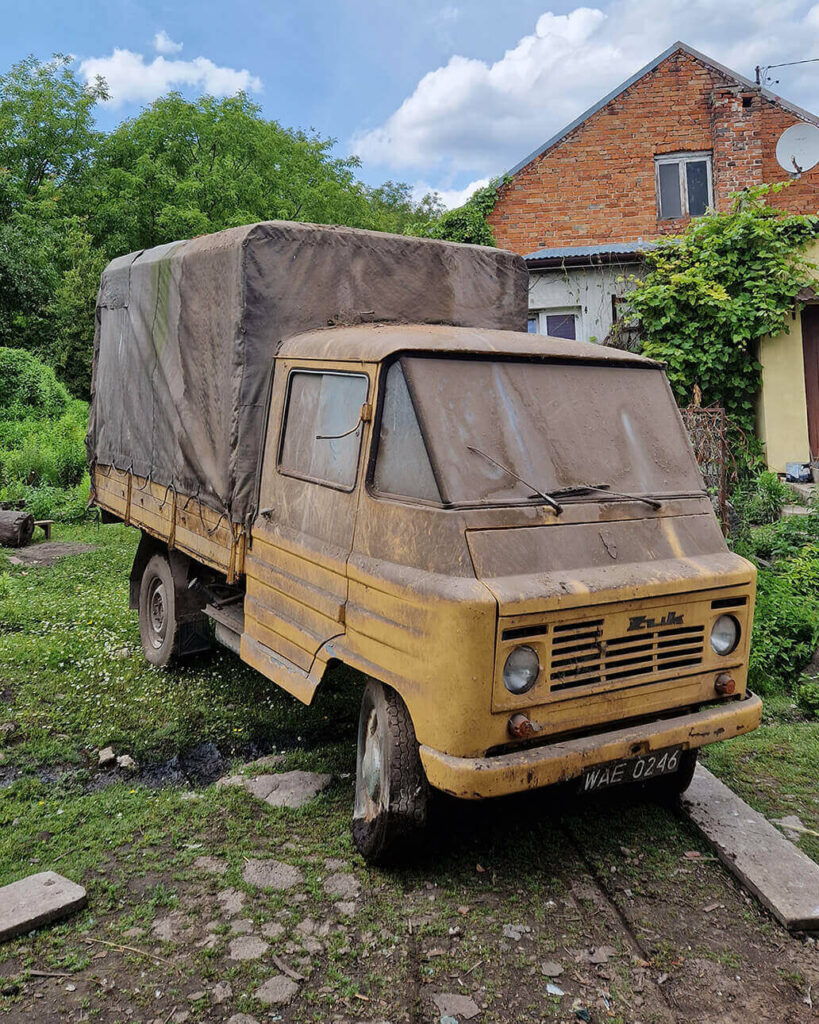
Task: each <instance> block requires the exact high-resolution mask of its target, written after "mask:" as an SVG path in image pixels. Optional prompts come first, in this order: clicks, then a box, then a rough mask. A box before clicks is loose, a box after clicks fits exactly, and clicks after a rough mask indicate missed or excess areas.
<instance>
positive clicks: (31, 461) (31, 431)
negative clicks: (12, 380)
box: [0, 399, 88, 487]
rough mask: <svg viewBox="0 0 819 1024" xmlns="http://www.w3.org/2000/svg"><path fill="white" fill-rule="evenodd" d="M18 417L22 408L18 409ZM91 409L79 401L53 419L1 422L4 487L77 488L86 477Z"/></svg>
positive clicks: (0, 479) (32, 417) (0, 470)
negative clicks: (89, 411)
mask: <svg viewBox="0 0 819 1024" xmlns="http://www.w3.org/2000/svg"><path fill="white" fill-rule="evenodd" d="M17 410H18V413H20V414H21V413H22V407H20V406H17ZM87 425H88V406H87V405H86V403H85V402H81V401H79V400H77V399H70V400H69V401H68V404H67V407H66V409H65V411H64V412H63V413H62V414H61V415H59V416H57V417H55V418H53V419H49V418H44V417H39V416H36V415H28V416H25V415H18V416H17V417H16V418H0V484H2V485H5V484H8V483H11V482H13V481H15V480H19V481H21V482H23V483H29V484H35V485H39V484H46V485H49V486H52V487H74V486H76V484H78V483H79V482H80V481H81V480H82V478H83V474H84V473H85V466H86V460H85V432H86V429H87Z"/></svg>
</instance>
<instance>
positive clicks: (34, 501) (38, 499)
mask: <svg viewBox="0 0 819 1024" xmlns="http://www.w3.org/2000/svg"><path fill="white" fill-rule="evenodd" d="M90 491H91V481H90V479H89V476H88V474H87V473H86V474H85V477H84V479H82V480H81V481H80V482H79V483H78V484H77V485H76V486H74V487H48V486H39V487H31V486H29V485H27V484H23V483H20V482H19V481H16V482H14V483H11V484H7V485H6V486H5V487H0V501H9V502H18V501H23V502H25V509H26V511H27V512H30V513H31V514H32V515H33V516H34V518H35V519H56V520H57V521H58V522H61V523H77V522H80V521H81V520H83V519H85V518H86V517H87V516H88V514H89V513H88V499H89V496H90Z"/></svg>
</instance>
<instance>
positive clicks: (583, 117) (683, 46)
mask: <svg viewBox="0 0 819 1024" xmlns="http://www.w3.org/2000/svg"><path fill="white" fill-rule="evenodd" d="M678 51H682V52H683V53H686V54H688V56H689V57H693V58H694V60H698V61H700V62H701V63H703V64H706V65H707V66H708V67H710V68H712V69H713V70H714V71H717V72H718V73H719V74H721V75H724V76H725V77H726V78H730V79H733V80H734V81H735V82H736V83H737V84H738V85H744V86H746V87H747V88H750V89H753V90H754V91H755V92H758V93H759V94H760V96H763V97H764V98H765V99H766V100H769V101H770V102H772V103H776V104H778V105H779V106H781V107H784V108H785V109H786V110H789V111H790V112H791V113H793V114H796V116H797V117H799V118H802V119H803V120H806V121H809V122H810V123H811V124H815V125H819V117H817V115H816V114H812V113H811V112H810V111H809V110H805V109H803V108H802V107H800V106H797V105H796V104H795V103H791V102H790V101H789V100H786V99H783V98H782V97H781V96H777V95H776V93H773V92H771V91H770V90H769V89H764V88H762V86H759V85H757V84H756V82H752V81H751V80H750V79H749V78H745V76H744V75H740V74H739V72H737V71H732V70H731V69H730V68H728V67H726V66H725V65H724V64H720V63H719V61H716V60H714V59H713V57H709V56H708V55H707V54H705V53H701V52H700V51H699V50H695V49H694V47H693V46H689V45H688V44H687V43H684V42H682V40H680V39H677V40H675V42H673V43H672V44H671V46H669V47H667V48H666V49H665V50H663V52H662V53H660V54H658V55H657V56H656V57H655V58H654V59H653V60H650V61H649V62H648V64H646V65H644V66H643V67H642V68H640V69H639V71H635V72H634V74H633V75H631V76H630V77H629V78H627V79H626V80H625V81H624V82H622V83H621V84H620V85H618V86H617V87H616V88H614V89H612V91H611V92H609V93H607V94H606V95H605V96H604V97H603V98H602V99H601V100H598V101H597V103H594V104H593V105H592V106H591V107H589V108H588V110H584V111H583V113H582V114H580V115H579V116H578V117H576V118H575V119H574V121H572V122H571V123H570V124H567V125H566V127H565V128H563V129H561V130H560V131H559V132H558V133H557V134H556V135H553V136H552V137H551V138H550V139H547V141H546V142H544V143H543V145H542V146H539V147H538V148H537V149H535V150H533V151H532V152H531V153H530V154H529V155H528V156H525V157H524V158H523V160H521V161H520V162H519V163H517V164H515V166H514V167H513V168H511V170H508V171H506V173H505V174H504V175H503V177H505V178H512V177H514V176H515V175H516V174H517V173H518V172H519V171H522V170H523V168H524V167H527V166H528V165H529V164H530V163H531V162H532V161H533V160H536V159H537V158H538V157H539V156H542V155H543V154H544V153H545V152H546V151H547V150H549V149H552V147H553V146H556V145H557V144H558V143H559V142H562V141H563V139H565V138H566V136H567V135H569V134H570V133H571V132H573V131H574V130H575V128H579V127H580V125H581V124H583V123H584V122H585V121H588V119H589V118H590V117H592V116H593V115H594V114H596V113H597V112H598V111H600V110H602V109H603V107H605V106H607V105H608V104H609V103H611V101H612V100H614V99H616V98H617V97H618V96H619V95H620V94H621V93H623V92H625V91H626V89H629V88H631V86H632V85H635V84H636V83H637V82H639V81H640V79H641V78H645V76H646V75H647V74H649V73H650V72H652V71H654V70H655V69H656V68H658V67H659V66H660V64H662V63H663V61H665V60H667V59H668V58H669V57H671V56H672V55H673V54H674V53H677V52H678Z"/></svg>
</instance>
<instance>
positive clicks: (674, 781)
mask: <svg viewBox="0 0 819 1024" xmlns="http://www.w3.org/2000/svg"><path fill="white" fill-rule="evenodd" d="M698 756H699V750H697V749H695V750H684V751H683V752H682V753H681V754H680V767H679V768H678V769H677V770H676V771H675V772H673V774H671V775H660V776H659V777H658V778H656V779H652V780H651V781H650V782H647V783H646V784H645V785H646V787H647V789H648V793H649V796H650V797H651V798H653V799H654V800H656V801H657V802H658V803H665V804H674V803H676V802H677V800H678V799H679V798H680V796H682V794H683V793H684V792H685V791H686V790H687V789H688V787H689V786H690V785H691V781H692V779H693V778H694V771H695V769H696V767H697V757H698Z"/></svg>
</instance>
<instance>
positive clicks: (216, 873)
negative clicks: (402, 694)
mask: <svg viewBox="0 0 819 1024" xmlns="http://www.w3.org/2000/svg"><path fill="white" fill-rule="evenodd" d="M54 539H55V540H57V541H61V542H66V541H67V542H71V543H75V544H87V545H92V546H93V547H92V550H88V551H85V552H84V553H80V554H74V555H72V556H71V557H66V558H64V559H62V560H60V561H57V562H56V563H55V564H54V565H53V566H49V567H31V566H26V565H14V564H12V563H11V562H10V560H9V558H10V556H13V554H14V553H13V552H4V553H2V554H0V700H2V703H0V885H2V884H5V883H7V882H10V881H13V880H15V879H17V878H19V877H22V876H24V875H26V874H29V873H32V872H34V871H38V870H45V869H50V868H53V869H55V870H57V871H59V872H61V873H63V874H65V875H67V876H68V877H70V878H73V879H75V880H76V881H79V882H81V883H82V884H83V885H85V886H86V888H87V889H88V892H89V906H88V908H87V909H86V910H85V911H84V912H82V913H81V914H79V915H77V916H76V917H74V918H73V919H71V920H70V921H68V922H65V923H63V924H61V925H58V926H55V927H52V928H47V929H43V930H42V931H40V932H38V933H35V934H33V935H30V936H27V937H24V938H22V939H19V940H15V941H13V942H10V943H7V944H5V945H4V946H0V1014H6V1015H7V1016H8V1019H9V1020H11V1021H15V1020H20V1021H24V1020H25V1021H31V1020H39V1019H42V1020H47V1021H50V1020H52V1019H54V1020H77V1021H79V1020H100V1021H106V1022H108V1021H111V1022H118V1021H125V1020H128V1021H133V1020H138V1021H146V1022H147V1021H153V1020H158V1021H160V1022H162V1024H165V1022H166V1021H168V1022H170V1021H174V1020H180V1021H181V1020H183V1019H187V1020H190V1021H211V1020H227V1019H228V1018H229V1017H230V1015H231V1014H233V1013H236V1012H246V1013H252V1014H253V1015H254V1016H255V1017H256V1019H257V1020H259V1021H263V1020H282V1019H284V1020H287V1021H290V1020H293V1021H297V1020H298V1021H311V1020H315V1021H326V1020H339V1021H347V1020H349V1021H356V1020H368V1021H369V1020H372V1021H376V1020H384V1019H389V1020H391V1021H398V1020H406V1021H412V1022H414V1021H422V1020H424V1021H425V1020H432V1019H435V1020H436V1021H437V1020H438V1019H439V1018H440V1016H441V1013H440V1012H439V1011H438V1010H436V1009H435V1003H434V998H433V997H434V996H435V995H436V994H441V993H444V994H446V993H455V994H459V995H462V996H469V997H470V998H472V999H474V1001H475V1003H476V1005H477V1006H478V1007H479V1009H480V1011H481V1016H480V1017H479V1018H476V1019H479V1020H481V1021H482V1022H483V1021H502V1022H507V1021H509V1022H511V1021H517V1020H522V1019H526V1020H529V1019H531V1020H549V1021H552V1020H554V1021H559V1020H578V1019H585V1018H583V1017H577V1016H576V1015H575V1009H577V1007H579V1008H580V1009H583V1008H585V1009H587V1010H588V1013H589V1016H590V1019H592V1020H594V1021H604V1020H605V1021H610V1022H615V1024H616V1022H618V1021H619V1022H622V1024H627V1022H636V1021H643V1022H645V1024H648V1022H650V1021H666V1020H680V1021H682V1020H686V1021H695V1020H696V1021H698V1020H703V1021H706V1020H708V1021H711V1020H714V1019H722V1018H719V1017H717V1016H716V1014H717V1012H718V1011H719V1012H721V1009H724V1007H725V1006H726V1005H728V1004H730V1005H731V1006H732V1007H734V1008H736V1009H737V1011H738V1012H739V1013H740V1016H739V1017H738V1018H737V1019H742V1017H744V1018H745V1019H764V1018H763V1016H762V1014H763V1012H764V1013H766V1014H768V1013H770V1014H773V1016H770V1017H769V1018H768V1019H778V1018H777V1016H776V1014H777V1013H778V1012H779V1011H780V1010H781V1012H782V1014H783V1016H782V1017H781V1019H785V1014H786V1013H787V1019H789V1020H795V1021H801V1020H803V1019H804V1020H808V1019H810V1017H809V1016H808V1013H809V1010H808V1007H807V1006H806V1005H805V1004H804V1003H803V1002H802V998H803V995H804V991H805V986H806V985H807V984H809V983H813V984H816V983H817V982H819V978H814V975H812V974H811V970H812V967H811V964H812V963H814V961H815V953H814V952H813V951H812V950H811V949H809V948H808V947H806V946H804V945H803V944H801V943H799V942H798V941H796V940H792V939H789V938H788V937H787V936H786V935H785V933H783V932H782V931H781V930H780V929H779V928H778V926H776V925H775V924H773V923H772V922H771V921H770V919H769V918H768V917H767V916H766V915H765V914H764V913H763V912H762V911H761V910H760V909H759V907H758V906H757V905H756V904H755V903H754V902H753V901H752V900H750V899H749V898H748V897H747V896H746V895H745V894H744V893H743V892H742V891H741V890H739V889H738V888H737V887H736V885H735V884H734V883H733V881H732V879H731V878H730V877H729V876H728V875H727V874H726V873H725V872H724V871H723V869H722V868H721V867H720V866H719V865H718V864H717V863H716V862H714V861H713V860H711V859H709V857H708V851H707V849H706V848H705V847H704V845H703V844H702V843H701V841H700V840H699V839H698V837H697V836H696V834H695V833H694V832H693V830H692V829H691V828H690V827H689V826H688V825H687V824H686V823H685V822H684V821H681V820H680V819H678V818H677V817H675V816H674V815H673V814H672V813H670V812H668V811H666V810H664V809H662V808H659V807H654V806H651V805H641V804H632V803H629V802H628V800H625V801H622V802H615V801H612V800H611V799H608V800H603V799H601V800H599V801H593V800H590V801H585V802H583V803H582V804H581V803H576V802H575V801H574V799H573V798H570V799H568V800H566V799H563V800H562V801H561V800H555V799H552V798H551V797H550V796H549V795H548V794H545V795H544V794H532V795H528V796H525V797H520V798H515V799H510V800H504V801H495V802H490V803H486V804H483V805H474V804H456V803H455V802H451V801H446V802H443V803H442V804H441V805H440V806H439V809H438V817H437V818H436V822H435V827H434V828H433V829H432V831H431V834H430V837H429V841H428V844H427V847H426V849H425V850H424V851H422V853H421V854H420V855H419V858H418V860H417V861H416V862H415V863H413V864H412V865H410V866H407V867H404V868H402V869H400V870H394V871H390V872H386V871H377V870H374V869H369V868H367V866H366V865H365V864H364V863H363V861H362V860H361V858H360V857H359V856H358V855H357V854H356V853H355V852H354V849H353V846H352V841H351V838H350V835H349V817H350V813H351V805H352V773H353V771H354V745H355V729H356V719H357V711H358V699H359V694H360V685H361V680H360V679H359V678H357V677H356V676H355V675H354V674H352V673H347V672H345V671H339V672H338V673H336V675H335V676H334V677H333V678H332V679H331V680H330V681H329V683H328V684H327V685H325V686H322V687H321V688H320V691H319V695H318V697H317V699H316V701H315V702H314V704H313V706H311V707H310V708H304V707H303V706H302V705H301V704H299V703H298V702H296V701H295V700H294V699H292V698H291V697H289V696H288V695H286V694H284V693H283V692H281V691H279V690H277V689H276V688H275V687H274V686H273V685H272V684H270V683H269V682H267V681H266V680H264V679H263V678H262V677H261V676H259V675H258V674H256V673H255V672H253V671H252V670H251V669H249V668H247V667H246V666H244V665H242V664H241V663H240V661H239V660H238V658H236V657H235V656H233V655H232V654H229V653H228V652H224V651H219V650H217V651H216V652H214V654H213V655H211V656H207V657H202V658H199V659H197V660H194V661H193V662H191V663H189V664H187V665H186V666H185V667H183V668H180V669H178V670H176V671H174V672H171V673H165V672H162V671H158V670H155V669H153V668H150V667H149V666H148V665H147V664H146V663H145V661H144V659H143V658H142V654H141V651H140V647H139V637H138V631H137V624H136V615H135V613H134V612H131V611H129V610H128V608H127V591H128V573H129V569H130V564H131V560H132V558H133V553H134V550H135V546H136V540H137V534H136V532H135V531H131V530H128V529H126V528H124V527H120V526H115V527H103V528H101V529H97V528H96V527H94V526H82V527H65V526H62V527H57V528H56V530H55V537H54ZM107 745H113V746H114V748H115V750H116V752H117V753H118V754H120V753H127V754H130V755H131V756H132V757H133V758H134V760H135V761H136V762H137V765H138V769H137V770H136V771H135V772H134V773H133V774H131V775H129V774H128V772H127V771H124V770H118V769H105V770H100V769H99V768H98V765H97V762H98V751H99V749H100V748H102V747H105V746H107ZM271 751H280V752H283V753H284V754H285V755H286V760H285V762H284V767H285V768H296V767H298V768H304V769H309V770H316V771H326V772H330V773H332V775H333V782H332V784H331V786H330V788H329V789H328V790H326V791H325V793H323V794H322V795H321V796H320V797H319V798H318V799H317V800H316V801H314V802H313V803H312V804H311V805H309V806H308V807H306V808H304V809H302V810H298V811H293V810H286V809H284V810H272V809H269V808H267V807H264V806H263V805H260V804H259V803H257V802H256V801H255V800H253V799H252V797H250V796H249V794H247V793H245V792H242V791H236V790H231V789H226V788H219V787H216V786H213V785H210V784H208V783H209V782H210V781H211V780H212V778H214V777H215V775H216V774H219V773H220V772H227V771H228V770H229V769H230V767H231V762H236V763H238V762H246V761H249V760H253V759H254V758H257V757H259V756H260V755H262V754H267V753H269V752H271ZM817 751H819V723H815V724H811V723H806V722H803V721H800V720H799V718H798V717H797V716H796V714H795V712H794V711H793V709H792V708H791V707H790V705H789V704H788V703H787V702H785V701H778V702H774V701H771V702H770V704H769V711H768V713H767V716H766V723H765V726H764V727H763V728H762V729H760V730H759V731H758V732H756V733H754V734H753V735H751V736H748V737H745V738H743V739H740V740H737V741H734V742H732V743H731V744H725V745H721V746H719V748H718V749H712V750H711V751H709V755H708V763H709V766H710V767H711V768H712V769H713V770H714V771H715V772H717V773H718V774H719V775H721V776H722V777H723V778H725V779H726V781H728V782H729V783H730V784H731V785H732V786H734V787H735V788H736V789H737V790H738V791H740V792H741V793H742V795H743V796H745V797H746V798H747V799H748V800H749V801H750V802H752V803H753V804H754V805H755V806H757V807H758V808H759V809H760V810H762V811H763V812H764V813H766V814H768V815H769V816H773V817H779V816H782V815H785V814H794V813H796V814H798V815H799V816H800V818H801V820H802V821H803V822H804V824H805V825H806V826H807V827H809V828H815V829H816V830H817V831H819V804H817V797H816V784H815V779H816V777H817V768H819V761H817ZM801 846H802V848H803V849H805V850H806V852H808V853H809V854H811V855H812V856H814V857H817V858H819V845H817V843H816V841H815V837H812V836H809V835H806V836H805V837H804V838H803V840H802V842H801ZM692 850H693V851H697V852H699V853H700V854H701V856H700V857H699V858H697V859H692V858H691V857H690V856H686V855H687V854H689V855H690V852H691V851H692ZM202 857H206V858H210V860H209V861H202V860H201V858H202ZM270 857H272V858H276V859H280V860H283V861H286V862H287V863H288V864H290V865H292V866H294V867H295V868H297V869H298V872H299V874H300V881H299V883H298V885H296V886H295V887H294V888H293V889H291V890H286V891H269V890H265V891H260V890H259V889H258V887H257V886H255V885H253V884H250V883H249V882H248V881H247V879H246V878H245V873H246V869H247V863H248V861H249V860H250V859H254V858H270ZM339 872H341V873H342V874H345V875H349V876H350V877H351V878H352V879H353V880H354V881H355V883H356V884H357V886H358V887H359V889H360V892H361V895H360V897H358V898H355V897H354V898H353V901H352V903H349V905H347V903H345V901H344V900H339V898H338V896H334V895H333V891H332V883H331V881H330V878H331V876H333V875H334V874H336V873H339ZM348 902H349V901H348ZM353 904H354V906H353ZM245 932H249V933H251V934H253V935H256V936H258V937H259V938H262V937H263V939H264V941H263V945H265V946H266V948H265V950H264V952H263V953H262V954H261V955H260V956H258V957H256V958H253V959H248V960H242V959H237V958H234V957H233V956H232V953H231V951H232V950H233V949H234V946H233V945H232V944H233V943H234V942H235V940H236V938H237V936H239V937H240V936H242V935H244V934H245ZM601 946H602V947H604V949H605V950H607V951H608V952H605V953H604V954H603V955H602V956H597V957H596V959H597V961H598V962H593V958H594V956H595V954H594V951H595V950H598V949H599V948H600V947H601ZM547 961H556V962H558V963H559V964H560V966H561V973H560V974H559V976H555V977H547V976H546V975H545V974H544V973H543V971H542V969H541V966H542V964H543V963H545V962H547ZM282 963H284V964H285V967H287V969H288V971H289V972H290V973H291V974H297V975H299V976H300V980H298V982H297V984H298V986H299V991H298V995H297V996H296V997H295V998H294V999H293V1000H292V1001H291V1002H290V1003H288V1004H286V1005H282V1006H274V1007H267V1008H266V1007H265V1006H264V1005H263V1004H261V1003H260V1002H259V999H258V998H257V996H256V993H257V991H258V988H259V985H260V984H261V983H262V982H263V981H265V980H266V979H269V978H270V977H271V975H277V974H281V972H282V967H281V964H282ZM37 971H39V972H41V973H40V974H36V973H33V972H37ZM42 972H46V974H47V975H48V976H44V975H43V974H42ZM285 974H287V972H285ZM51 975H60V977H52V976H51ZM63 976H64V977H63ZM737 976H741V979H742V980H741V982H738V981H736V977H737ZM549 985H552V987H553V988H557V990H558V993H560V994H557V993H555V992H553V991H552V990H550V989H549V988H548V987H547V986H549ZM219 986H227V987H228V988H229V989H230V995H229V996H224V998H220V995H224V989H220V988H219ZM575 1004H577V1005H576V1007H575V1009H573V1006H575ZM680 1007H685V1010H684V1011H683V1010H682V1009H680ZM678 1011H679V1012H678ZM683 1012H684V1013H685V1014H686V1016H680V1014H681V1013H683ZM184 1014H188V1017H187V1018H185V1017H184ZM755 1015H756V1016H755ZM724 1019H726V1020H727V1019H729V1018H728V1017H725V1018H724ZM730 1019H734V1018H733V1017H731V1018H730Z"/></svg>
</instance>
